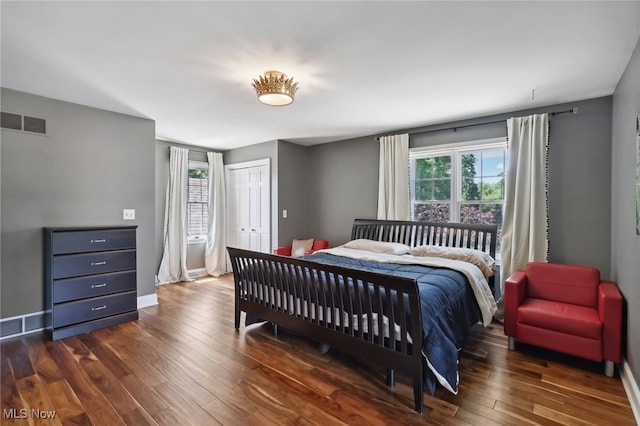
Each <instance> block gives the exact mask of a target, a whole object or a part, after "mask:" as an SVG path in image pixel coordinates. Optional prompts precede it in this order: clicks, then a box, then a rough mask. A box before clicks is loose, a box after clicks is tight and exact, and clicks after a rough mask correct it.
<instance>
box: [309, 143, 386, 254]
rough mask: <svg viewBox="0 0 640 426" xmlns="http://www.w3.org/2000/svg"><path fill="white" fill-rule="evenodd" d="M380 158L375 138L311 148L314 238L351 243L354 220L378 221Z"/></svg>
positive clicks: (311, 224)
mask: <svg viewBox="0 0 640 426" xmlns="http://www.w3.org/2000/svg"><path fill="white" fill-rule="evenodd" d="M378 156H379V147H378V142H377V141H376V140H375V137H373V136H371V137H365V138H357V139H350V140H346V141H340V142H335V143H330V144H323V145H314V146H311V147H309V160H310V162H309V165H308V166H309V167H308V170H309V176H310V177H311V181H310V182H309V188H310V190H311V193H312V194H313V198H312V200H311V213H310V217H311V218H312V220H311V221H310V224H309V227H310V228H311V229H312V231H313V234H314V235H316V236H317V237H318V238H322V239H324V240H329V244H330V245H331V246H335V245H339V244H342V243H344V242H346V241H347V240H349V237H350V236H351V225H352V224H353V219H355V218H364V219H367V218H375V217H376V214H377V211H378V210H377V209H378V207H377V206H378Z"/></svg>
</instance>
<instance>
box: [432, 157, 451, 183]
mask: <svg viewBox="0 0 640 426" xmlns="http://www.w3.org/2000/svg"><path fill="white" fill-rule="evenodd" d="M433 160H434V163H433V177H434V178H443V177H451V157H450V156H449V155H445V156H442V157H434V158H433Z"/></svg>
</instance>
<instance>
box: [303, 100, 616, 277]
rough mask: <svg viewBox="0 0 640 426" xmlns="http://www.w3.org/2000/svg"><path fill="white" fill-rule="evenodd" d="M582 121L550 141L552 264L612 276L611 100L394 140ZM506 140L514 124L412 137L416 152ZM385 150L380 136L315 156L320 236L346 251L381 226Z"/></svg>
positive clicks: (316, 151)
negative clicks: (356, 225) (357, 232)
mask: <svg viewBox="0 0 640 426" xmlns="http://www.w3.org/2000/svg"><path fill="white" fill-rule="evenodd" d="M574 106H577V107H579V114H577V115H573V114H562V115H557V116H555V117H552V118H551V124H550V129H551V130H550V138H549V145H550V148H549V234H550V242H549V244H550V253H549V255H550V260H551V261H554V262H565V263H573V264H578V265H592V266H594V267H597V268H599V269H600V270H601V271H602V273H603V276H608V275H609V274H610V261H609V252H610V247H611V245H610V241H609V227H610V221H611V209H610V201H609V194H610V185H611V165H610V158H611V146H610V139H611V136H610V135H611V97H605V98H598V99H593V100H588V101H582V102H573V103H570V104H563V105H554V106H549V107H545V108H539V109H535V110H528V111H518V112H514V113H511V114H502V115H495V116H491V117H481V118H476V119H473V120H467V121H462V122H456V123H447V124H443V125H440V126H431V127H425V128H419V129H408V130H407V129H405V130H398V131H393V132H389V133H388V134H395V133H403V132H406V131H409V132H410V133H414V132H421V131H428V130H435V129H444V128H448V127H451V126H454V125H455V126H464V125H468V124H474V123H480V122H488V121H489V122H490V121H496V120H504V119H506V118H508V117H512V116H521V115H528V114H531V113H534V112H545V111H546V112H552V111H563V110H567V109H570V108H573V107H574ZM500 136H502V137H504V136H506V123H505V122H504V121H503V122H501V123H499V124H495V125H490V126H477V127H470V128H466V129H460V130H457V131H455V132H454V131H452V130H444V131H438V132H431V133H425V134H421V135H415V136H411V137H410V146H411V147H412V148H413V147H418V146H427V145H440V144H444V143H453V142H461V141H469V140H479V139H488V138H494V137H500ZM378 156H379V154H378V142H377V141H376V139H375V136H371V137H365V138H358V139H351V140H348V141H341V142H336V143H329V144H323V145H316V146H312V147H310V148H309V159H310V164H309V170H310V171H311V173H310V176H312V180H311V182H309V185H310V188H311V189H312V192H313V194H314V196H313V198H312V200H311V210H312V211H311V215H310V216H311V217H312V218H313V220H312V221H311V225H310V227H312V229H313V231H314V232H315V235H321V236H323V237H325V238H327V239H329V240H330V242H331V244H334V245H335V244H340V243H343V242H345V241H346V240H347V239H348V238H349V234H350V231H351V222H352V221H353V219H354V218H357V217H364V218H375V217H376V212H377V191H378V183H377V182H378Z"/></svg>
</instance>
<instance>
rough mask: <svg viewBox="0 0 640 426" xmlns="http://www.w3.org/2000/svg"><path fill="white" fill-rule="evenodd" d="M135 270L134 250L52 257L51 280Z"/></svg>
mask: <svg viewBox="0 0 640 426" xmlns="http://www.w3.org/2000/svg"><path fill="white" fill-rule="evenodd" d="M127 269H136V251H135V250H117V251H105V252H97V253H86V254H85V253H83V254H66V255H62V256H54V258H53V279H54V280H57V279H60V278H71V277H77V276H81V275H93V274H103V273H106V272H116V271H125V270H127Z"/></svg>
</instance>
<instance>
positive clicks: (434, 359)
mask: <svg viewBox="0 0 640 426" xmlns="http://www.w3.org/2000/svg"><path fill="white" fill-rule="evenodd" d="M305 260H310V261H314V262H320V263H327V264H332V265H339V266H345V267H348V268H355V269H362V270H367V271H372V272H379V273H385V274H391V275H396V276H402V277H409V278H414V279H415V280H416V281H417V283H418V288H419V291H420V301H421V310H422V336H423V339H422V354H423V355H424V357H425V363H427V366H428V368H425V369H424V371H425V374H426V377H425V384H426V386H427V389H428V390H429V392H430V393H431V394H433V393H434V392H435V388H436V384H437V383H438V382H439V383H440V384H442V385H443V386H444V387H445V388H447V389H448V390H449V391H451V392H453V393H455V394H457V393H458V351H459V350H460V349H462V346H463V344H464V341H465V339H466V338H467V336H468V335H469V331H470V328H471V326H472V325H474V324H475V323H477V322H478V321H480V320H481V319H482V315H481V312H480V308H479V307H478V303H477V302H476V299H475V296H474V294H473V290H472V289H471V286H470V285H469V283H468V281H467V278H466V277H465V276H464V275H463V274H462V273H460V272H457V271H454V270H451V269H447V268H432V267H428V266H423V265H400V264H393V263H379V262H371V261H365V260H358V259H351V258H347V257H342V256H335V255H332V254H328V253H314V254H311V255H308V256H305Z"/></svg>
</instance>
